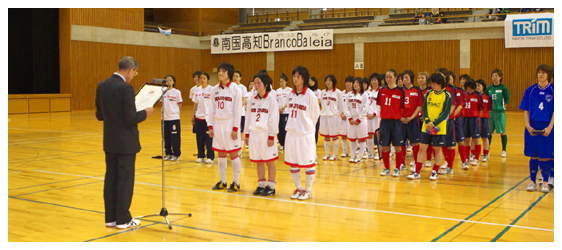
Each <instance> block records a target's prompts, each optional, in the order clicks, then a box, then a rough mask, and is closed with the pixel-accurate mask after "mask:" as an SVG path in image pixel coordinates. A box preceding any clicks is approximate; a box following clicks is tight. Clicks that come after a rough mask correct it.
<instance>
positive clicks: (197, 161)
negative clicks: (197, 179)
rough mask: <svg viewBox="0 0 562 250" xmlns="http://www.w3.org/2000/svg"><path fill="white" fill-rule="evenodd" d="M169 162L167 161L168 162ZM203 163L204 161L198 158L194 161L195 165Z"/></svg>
mask: <svg viewBox="0 0 562 250" xmlns="http://www.w3.org/2000/svg"><path fill="white" fill-rule="evenodd" d="M168 161H169V160H168ZM204 161H205V159H203V158H199V159H197V160H196V161H195V163H203V162H204Z"/></svg>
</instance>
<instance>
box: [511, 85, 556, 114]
mask: <svg viewBox="0 0 562 250" xmlns="http://www.w3.org/2000/svg"><path fill="white" fill-rule="evenodd" d="M519 108H520V109H522V110H526V111H528V112H529V121H535V122H550V120H551V119H552V115H553V114H554V85H553V84H550V83H549V84H548V85H547V86H546V87H545V88H544V89H541V87H539V84H538V83H537V84H534V85H532V86H531V87H528V88H527V90H525V95H523V99H522V100H521V105H519Z"/></svg>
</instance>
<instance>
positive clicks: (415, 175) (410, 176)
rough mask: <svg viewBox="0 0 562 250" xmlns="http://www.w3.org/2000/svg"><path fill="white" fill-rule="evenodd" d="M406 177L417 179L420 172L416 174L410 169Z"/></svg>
mask: <svg viewBox="0 0 562 250" xmlns="http://www.w3.org/2000/svg"><path fill="white" fill-rule="evenodd" d="M406 178H408V179H410V180H418V179H419V178H420V174H418V173H417V172H416V171H412V173H410V174H409V175H408V176H406Z"/></svg>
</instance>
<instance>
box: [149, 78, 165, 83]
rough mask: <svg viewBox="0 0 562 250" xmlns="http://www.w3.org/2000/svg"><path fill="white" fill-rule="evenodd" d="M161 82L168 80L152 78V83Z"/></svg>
mask: <svg viewBox="0 0 562 250" xmlns="http://www.w3.org/2000/svg"><path fill="white" fill-rule="evenodd" d="M159 82H168V80H166V79H156V78H154V79H152V83H159Z"/></svg>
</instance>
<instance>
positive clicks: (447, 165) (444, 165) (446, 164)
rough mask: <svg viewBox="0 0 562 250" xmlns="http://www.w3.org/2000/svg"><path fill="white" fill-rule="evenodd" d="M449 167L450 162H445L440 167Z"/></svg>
mask: <svg viewBox="0 0 562 250" xmlns="http://www.w3.org/2000/svg"><path fill="white" fill-rule="evenodd" d="M447 167H449V163H447V162H445V164H443V165H442V166H441V167H439V169H446V168H447Z"/></svg>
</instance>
